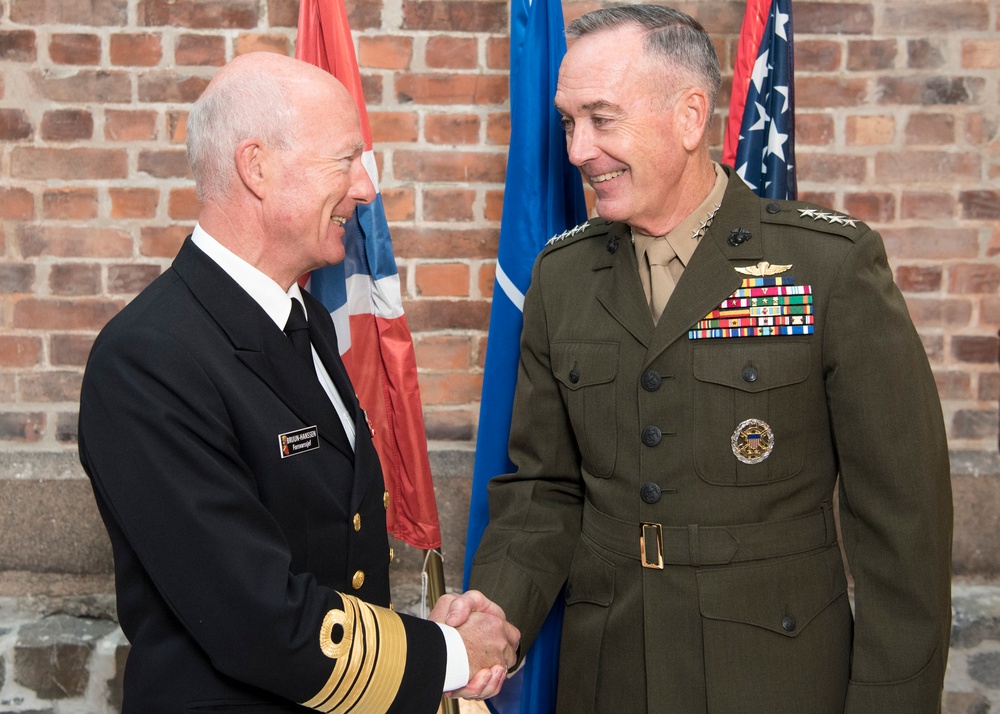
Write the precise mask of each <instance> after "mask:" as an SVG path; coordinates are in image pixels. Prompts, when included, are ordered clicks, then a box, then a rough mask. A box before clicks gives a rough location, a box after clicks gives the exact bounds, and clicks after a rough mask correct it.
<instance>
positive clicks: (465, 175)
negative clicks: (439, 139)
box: [393, 149, 507, 183]
mask: <svg viewBox="0 0 1000 714" xmlns="http://www.w3.org/2000/svg"><path fill="white" fill-rule="evenodd" d="M506 164H507V160H506V157H505V156H504V155H503V154H497V153H486V152H469V151H448V152H442V151H413V150H403V149H400V150H398V151H396V153H395V157H394V160H393V173H394V175H395V177H396V178H397V179H398V180H402V181H406V180H413V181H460V182H471V183H478V182H486V183H503V181H504V178H505V175H506Z"/></svg>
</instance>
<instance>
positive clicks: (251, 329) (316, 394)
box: [173, 238, 354, 462]
mask: <svg viewBox="0 0 1000 714" xmlns="http://www.w3.org/2000/svg"><path fill="white" fill-rule="evenodd" d="M173 268H174V270H175V271H176V272H177V274H178V275H179V276H180V277H181V279H182V280H183V281H184V282H185V284H186V285H187V286H188V288H189V289H190V290H191V292H192V294H194V296H195V297H196V298H197V300H198V301H199V302H200V303H201V305H202V307H203V308H204V309H205V311H206V312H207V313H208V314H209V315H210V316H211V317H212V319H213V320H214V321H215V322H216V324H217V325H218V326H219V328H220V329H221V330H222V331H223V332H224V333H225V334H226V336H227V337H228V339H229V341H230V342H231V343H232V345H233V348H234V352H235V356H236V358H237V359H239V360H240V361H241V362H242V363H243V364H244V365H246V367H247V368H248V369H250V370H251V371H252V372H253V373H254V374H255V375H257V377H258V378H259V379H260V380H261V381H262V382H264V384H266V385H267V386H268V387H269V388H270V389H271V391H273V392H274V393H275V395H276V396H277V397H278V398H279V399H281V401H282V402H284V403H285V405H286V406H287V407H288V408H289V409H290V410H291V411H292V412H293V413H294V414H295V415H296V416H297V417H298V418H299V419H301V420H302V422H303V423H304V424H305V425H306V426H312V425H315V426H316V428H317V430H318V431H319V436H320V438H321V439H323V440H325V441H326V442H328V443H329V444H331V445H332V446H333V447H334V448H336V449H337V450H338V451H341V452H343V453H344V455H345V456H347V457H348V458H349V459H350V460H351V461H352V462H353V460H354V451H353V449H351V445H350V443H349V442H348V441H347V435H346V434H345V433H344V427H343V425H342V424H341V423H340V417H339V416H338V415H337V410H336V409H335V408H334V406H333V403H332V402H330V399H329V397H327V395H326V392H324V391H323V388H322V386H321V385H320V383H319V380H318V379H317V378H316V374H315V372H314V371H313V370H311V369H309V367H308V365H307V364H306V363H305V361H304V360H303V359H302V358H301V357H300V356H299V354H298V353H297V352H296V351H295V348H294V347H293V346H292V343H291V342H290V341H289V340H288V338H287V337H285V335H284V333H283V332H282V331H281V330H280V329H278V326H277V325H275V324H274V322H273V321H272V320H271V318H270V317H268V315H267V313H265V312H264V310H262V309H261V307H260V306H259V305H258V304H257V303H256V302H255V301H254V300H253V298H251V297H250V296H249V295H248V294H247V292H246V291H245V290H243V288H241V287H240V286H239V285H238V284H237V283H236V281H235V280H233V279H232V278H231V277H229V275H228V274H227V273H226V272H225V271H224V270H223V269H222V268H220V267H219V266H218V265H216V264H215V262H214V261H212V259H211V258H209V257H208V256H207V255H205V254H204V253H203V252H202V251H201V250H200V249H199V248H198V247H197V246H195V245H194V244H193V243H192V242H191V240H190V238H188V239H187V240H186V241H185V242H184V245H182V246H181V250H180V252H179V253H178V254H177V258H176V259H175V260H174V263H173ZM353 394H354V393H353V391H352V392H350V395H351V396H352V397H353ZM274 437H275V440H277V437H278V435H277V434H275V435H274Z"/></svg>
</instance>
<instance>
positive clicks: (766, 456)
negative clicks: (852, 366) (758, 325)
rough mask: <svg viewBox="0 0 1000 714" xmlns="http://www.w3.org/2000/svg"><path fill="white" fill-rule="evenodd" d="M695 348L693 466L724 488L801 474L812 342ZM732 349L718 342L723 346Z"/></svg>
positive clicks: (732, 342) (740, 343)
mask: <svg viewBox="0 0 1000 714" xmlns="http://www.w3.org/2000/svg"><path fill="white" fill-rule="evenodd" d="M709 342H713V343H715V344H704V345H697V346H695V350H694V377H695V387H694V389H695V393H694V416H695V419H694V462H695V469H696V471H697V473H698V476H699V477H700V478H701V479H702V480H703V481H706V482H708V483H711V484H715V485H722V486H740V485H756V484H763V483H770V482H774V481H781V480H783V479H787V478H791V477H793V476H795V475H796V474H797V473H799V471H801V470H802V466H803V462H804V460H805V453H804V452H805V450H806V446H805V443H804V440H803V439H801V438H799V434H801V432H802V429H803V412H804V410H805V409H806V408H807V404H808V399H807V397H806V394H807V389H806V386H805V383H806V381H807V378H808V376H809V371H810V369H811V367H810V364H811V363H810V345H809V343H808V342H787V341H785V342H778V341H766V340H757V341H754V342H750V341H749V340H747V341H745V342H743V341H741V340H739V339H735V338H734V339H731V340H724V341H723V340H718V341H709ZM722 342H725V343H729V344H719V343H722Z"/></svg>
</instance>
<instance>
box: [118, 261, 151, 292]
mask: <svg viewBox="0 0 1000 714" xmlns="http://www.w3.org/2000/svg"><path fill="white" fill-rule="evenodd" d="M159 275H160V266H159V265H142V264H134V263H133V264H129V265H109V266H108V292H109V293H111V294H112V295H122V294H133V295H134V294H136V293H138V292H140V291H141V290H142V289H143V288H145V287H146V286H147V285H149V284H150V283H151V282H153V281H154V280H156V278H157V277H158V276H159Z"/></svg>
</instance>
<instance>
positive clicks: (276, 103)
mask: <svg viewBox="0 0 1000 714" xmlns="http://www.w3.org/2000/svg"><path fill="white" fill-rule="evenodd" d="M223 71H226V70H223ZM294 116H295V109H294V102H293V100H292V95H291V92H290V91H289V87H288V83H287V82H286V81H283V80H282V78H280V77H278V76H275V75H274V74H272V73H270V72H268V71H266V70H264V71H260V70H258V71H255V72H252V73H251V72H246V71H236V72H230V73H228V74H225V75H224V76H222V77H218V78H217V79H216V81H214V82H212V83H211V84H209V86H208V88H206V89H205V91H204V93H203V94H202V95H201V97H199V98H198V100H197V101H196V102H195V103H194V105H193V106H192V107H191V111H190V113H189V114H188V120H187V154H188V161H189V162H190V164H191V171H192V173H193V174H194V180H195V188H196V192H197V195H198V200H199V201H201V202H202V203H204V202H205V201H212V200H220V199H223V198H225V197H226V196H227V195H228V193H229V190H230V186H231V182H232V178H233V176H234V175H235V173H236V164H235V161H234V156H235V152H236V147H237V146H239V144H240V143H241V142H243V141H245V140H247V139H251V138H255V139H259V140H260V141H261V142H263V143H264V144H266V145H267V146H270V147H272V148H275V149H288V148H291V146H292V142H293V141H294V138H295V137H294V136H291V135H290V132H291V131H292V127H293V124H294V122H293V121H292V119H293V118H294Z"/></svg>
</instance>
